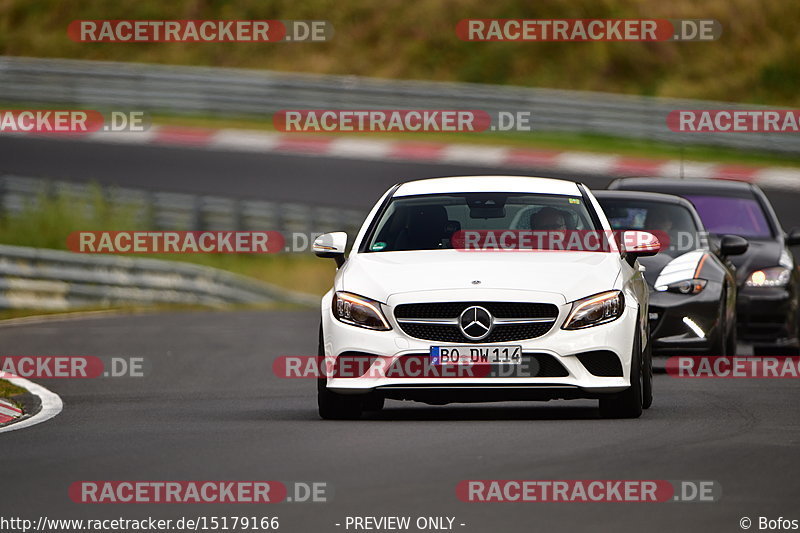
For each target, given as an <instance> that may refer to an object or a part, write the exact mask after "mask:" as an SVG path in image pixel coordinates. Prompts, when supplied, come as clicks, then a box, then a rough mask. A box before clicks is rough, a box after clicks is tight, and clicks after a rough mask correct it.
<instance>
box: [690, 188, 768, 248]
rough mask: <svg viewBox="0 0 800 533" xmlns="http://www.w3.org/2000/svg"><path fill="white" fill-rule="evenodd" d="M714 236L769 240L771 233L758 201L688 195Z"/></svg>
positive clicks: (753, 199)
mask: <svg viewBox="0 0 800 533" xmlns="http://www.w3.org/2000/svg"><path fill="white" fill-rule="evenodd" d="M684 197H685V198H686V199H687V200H689V201H690V202H692V203H693V204H694V206H695V208H696V209H697V212H698V213H700V218H701V219H703V224H704V225H705V226H706V229H708V231H710V232H711V233H717V234H723V233H730V234H733V235H740V236H742V237H745V238H747V237H755V238H770V237H772V231H771V230H770V227H769V222H767V217H766V215H765V214H764V210H763V209H762V208H761V204H760V203H759V202H758V201H757V200H756V199H755V198H736V197H726V196H706V195H686V196H684Z"/></svg>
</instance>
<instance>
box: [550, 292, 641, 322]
mask: <svg viewBox="0 0 800 533" xmlns="http://www.w3.org/2000/svg"><path fill="white" fill-rule="evenodd" d="M623 311H625V296H623V294H622V293H621V292H620V291H609V292H603V293H601V294H596V295H594V296H589V297H588V298H584V299H583V300H578V301H576V302H574V303H573V304H572V310H571V311H570V312H569V316H568V317H567V320H566V322H564V325H563V326H562V328H563V329H583V328H588V327H591V326H599V325H600V324H606V323H608V322H613V321H614V320H616V319H618V318H619V317H621V316H622V313H623Z"/></svg>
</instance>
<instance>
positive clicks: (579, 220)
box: [364, 193, 598, 252]
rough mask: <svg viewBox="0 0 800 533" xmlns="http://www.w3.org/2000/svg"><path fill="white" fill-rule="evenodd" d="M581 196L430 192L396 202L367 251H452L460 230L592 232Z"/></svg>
mask: <svg viewBox="0 0 800 533" xmlns="http://www.w3.org/2000/svg"><path fill="white" fill-rule="evenodd" d="M594 229H598V228H595V227H594V225H593V223H592V219H591V216H590V215H589V211H588V209H587V207H586V205H585V204H584V200H583V198H581V197H576V196H563V195H545V194H517V193H512V194H508V193H463V194H431V195H420V196H409V197H399V198H395V199H393V200H392V202H391V203H390V204H389V206H388V208H387V209H386V211H385V212H384V213H383V215H382V216H381V219H380V221H379V222H378V225H377V226H376V228H375V231H374V232H373V233H372V235H371V237H370V239H369V241H368V242H367V245H366V246H365V247H364V251H371V252H390V251H404V250H436V249H444V248H452V247H453V246H452V243H451V239H452V237H453V234H454V233H456V232H457V231H460V230H462V231H469V230H478V231H482V230H490V231H493V230H545V231H561V230H594Z"/></svg>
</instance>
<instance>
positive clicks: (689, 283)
mask: <svg viewBox="0 0 800 533" xmlns="http://www.w3.org/2000/svg"><path fill="white" fill-rule="evenodd" d="M707 284H708V281H707V280H704V279H684V280H681V281H676V282H675V283H670V284H669V285H658V286H657V287H656V288H655V289H656V290H657V291H658V292H665V291H668V292H676V293H678V294H697V293H700V292H702V291H703V289H705V288H706V285H707Z"/></svg>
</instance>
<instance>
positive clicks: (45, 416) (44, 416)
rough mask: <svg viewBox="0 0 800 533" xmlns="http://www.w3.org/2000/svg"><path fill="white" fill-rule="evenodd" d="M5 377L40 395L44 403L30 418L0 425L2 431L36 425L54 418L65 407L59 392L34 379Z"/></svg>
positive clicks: (40, 399)
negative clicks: (50, 389) (48, 388)
mask: <svg viewBox="0 0 800 533" xmlns="http://www.w3.org/2000/svg"><path fill="white" fill-rule="evenodd" d="M4 379H5V380H6V381H9V382H11V383H13V384H14V385H16V386H17V387H21V388H23V389H25V390H27V391H28V392H29V393H31V394H33V395H34V396H38V397H39V401H40V402H41V403H42V408H41V410H39V412H38V413H36V414H35V415H33V416H31V417H29V418H22V419H21V420H20V421H19V422H15V423H13V424H10V425H7V426H3V427H0V433H6V432H8V431H16V430H18V429H24V428H27V427H31V426H35V425H36V424H41V423H42V422H46V421H48V420H50V419H51V418H53V417H54V416H56V415H58V414H59V413H60V412H61V410H62V409H63V408H64V403H63V402H62V401H61V398H60V397H59V396H58V394H56V393H54V392H51V391H49V390H47V389H45V388H44V387H42V386H41V385H38V384H36V383H33V382H32V381H28V380H27V379H25V378H16V377H15V378H9V377H5V378H4ZM15 409H16V408H15ZM16 418H17V417H15V418H14V419H16ZM14 419H12V420H14ZM0 423H2V422H0Z"/></svg>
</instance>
